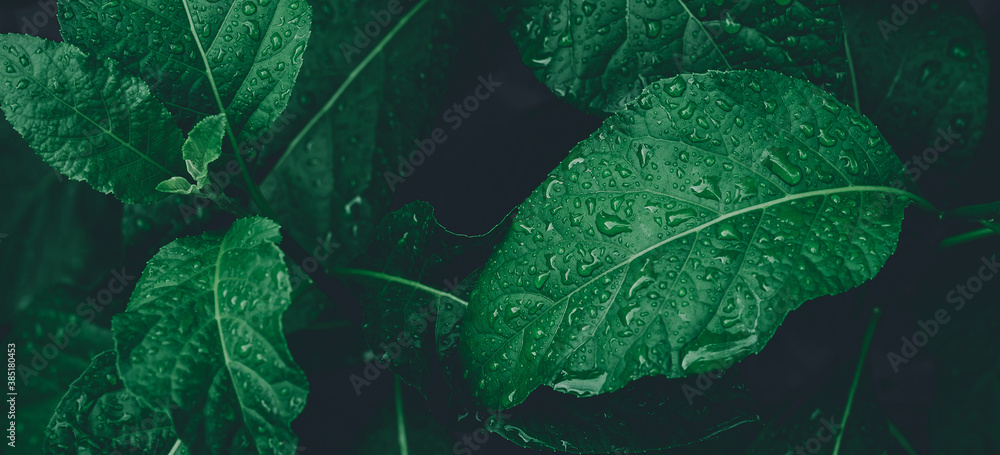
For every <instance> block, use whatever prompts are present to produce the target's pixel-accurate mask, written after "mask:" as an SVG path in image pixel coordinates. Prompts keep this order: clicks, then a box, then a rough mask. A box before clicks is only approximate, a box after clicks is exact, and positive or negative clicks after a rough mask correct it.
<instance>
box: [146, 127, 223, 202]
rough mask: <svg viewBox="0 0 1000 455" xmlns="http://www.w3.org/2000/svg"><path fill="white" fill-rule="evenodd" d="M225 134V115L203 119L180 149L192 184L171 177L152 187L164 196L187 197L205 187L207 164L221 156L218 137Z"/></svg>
mask: <svg viewBox="0 0 1000 455" xmlns="http://www.w3.org/2000/svg"><path fill="white" fill-rule="evenodd" d="M225 134H226V116H225V115H222V114H219V115H213V116H211V117H205V119H204V120H202V121H200V122H198V124H197V125H195V126H194V129H192V130H191V133H190V134H188V138H187V140H186V141H184V145H183V146H181V153H182V155H183V157H184V163H185V165H186V166H187V171H188V174H191V177H193V178H194V181H195V182H196V183H195V184H194V185H192V184H191V183H190V182H188V181H187V179H185V178H183V177H172V178H170V179H168V180H164V181H162V182H160V184H159V185H157V186H156V189H157V190H158V191H162V192H164V193H178V194H191V193H194V192H199V191H201V189H202V188H204V187H205V185H206V184H208V164H209V163H211V162H213V161H215V160H217V159H219V156H221V155H222V137H223V136H225Z"/></svg>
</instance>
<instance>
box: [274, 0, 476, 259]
mask: <svg viewBox="0 0 1000 455" xmlns="http://www.w3.org/2000/svg"><path fill="white" fill-rule="evenodd" d="M402 3H403V4H404V5H407V6H408V2H402ZM413 3H415V4H414V5H413V6H412V7H409V8H406V9H405V10H404V11H402V12H401V13H399V14H397V15H391V22H389V23H388V24H387V25H386V26H385V27H383V29H382V33H381V34H380V35H378V36H376V37H375V38H373V39H372V40H371V43H370V44H369V45H368V46H362V47H360V48H355V46H354V45H352V44H349V43H353V42H354V39H355V29H354V27H355V26H358V24H365V23H367V22H369V21H371V20H372V16H371V12H372V11H373V10H374V11H383V10H385V8H386V2H385V1H383V0H365V1H360V2H342V1H336V0H317V1H316V3H315V4H316V20H315V21H314V22H315V26H314V34H313V38H312V40H313V41H312V44H311V45H310V46H309V49H308V50H307V51H306V57H305V63H304V64H303V67H302V77H300V78H299V79H300V81H299V83H298V84H296V86H295V90H294V92H293V94H292V101H291V102H290V103H289V107H288V110H287V111H286V113H285V117H286V118H288V119H290V124H289V126H288V127H287V128H285V129H284V134H283V135H282V134H277V135H276V138H277V139H276V140H275V141H274V142H272V144H273V145H272V146H271V147H270V149H271V150H273V151H275V152H282V153H284V155H282V157H281V159H280V160H279V161H278V162H277V163H276V164H275V166H274V168H273V170H272V171H271V173H270V174H269V175H268V176H267V178H266V179H265V180H264V182H263V183H262V184H261V192H262V193H263V194H264V196H265V197H266V198H267V200H268V201H269V202H270V204H271V206H272V207H273V209H274V211H275V216H276V217H277V220H278V221H279V222H281V224H282V225H283V226H285V228H286V229H288V232H289V233H290V235H291V236H292V238H294V239H296V240H298V242H299V243H301V244H303V245H314V244H316V242H317V239H318V238H322V239H328V240H332V241H333V242H334V243H338V244H340V245H341V249H340V253H339V254H338V256H337V257H336V258H334V259H333V260H331V261H330V263H329V265H330V266H343V265H345V264H347V263H348V262H349V261H350V260H351V259H353V258H355V257H358V256H360V255H362V254H364V252H365V249H366V248H367V244H368V242H369V241H370V239H371V235H372V232H373V231H374V230H375V226H376V224H377V223H378V221H379V220H380V219H381V218H382V217H383V216H384V215H385V214H386V213H387V212H388V211H389V205H390V203H391V202H392V192H393V191H394V189H395V187H396V185H397V184H398V181H397V180H396V179H399V180H405V177H406V176H403V177H400V176H398V175H397V174H396V172H397V170H398V169H399V168H400V166H401V165H400V162H401V161H404V162H405V161H407V160H408V159H409V157H410V156H411V154H412V153H413V152H414V151H416V150H418V148H417V147H418V146H417V145H415V143H414V142H415V140H424V139H427V138H429V137H431V132H432V128H433V125H434V121H435V120H436V119H437V118H436V117H438V115H439V114H438V112H439V106H440V101H441V99H442V97H443V94H444V89H445V88H446V87H447V84H446V82H447V79H446V78H447V73H448V72H447V71H444V70H443V68H447V67H448V66H449V65H450V63H451V58H452V55H453V53H454V39H455V33H454V31H455V23H456V22H457V21H458V20H460V18H461V17H462V15H461V14H460V13H461V12H462V6H460V5H461V4H462V2H455V1H451V0H446V1H440V0H433V1H427V0H424V1H421V2H413ZM385 11H388V10H385ZM411 13H412V16H410V14H411ZM386 14H388V13H386ZM407 18H408V19H407ZM404 19H405V20H406V22H405V23H403V21H404ZM400 24H401V25H400ZM393 30H396V33H395V34H393V33H392V31H393ZM379 46H384V47H381V48H380V47H379ZM373 53H374V54H373ZM368 55H373V56H372V58H371V59H370V60H366V57H367V56H368ZM415 74H419V75H421V77H413V75H415ZM310 125H311V126H310ZM431 142H432V143H433V141H431ZM286 147H287V148H286ZM427 155H429V154H427ZM426 159H427V160H428V161H429V160H430V159H431V158H430V157H429V156H426Z"/></svg>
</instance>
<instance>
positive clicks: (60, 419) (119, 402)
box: [45, 351, 188, 455]
mask: <svg viewBox="0 0 1000 455" xmlns="http://www.w3.org/2000/svg"><path fill="white" fill-rule="evenodd" d="M116 358H117V356H116V355H115V352H114V351H105V352H103V353H101V354H98V355H97V357H94V360H93V362H91V364H90V366H89V367H87V370H86V371H84V372H83V374H82V375H80V377H79V378H78V379H77V380H76V381H73V383H72V384H71V385H70V387H69V391H67V392H66V395H65V396H63V399H62V401H60V402H59V406H58V407H57V408H56V412H55V414H54V415H53V416H52V420H50V421H49V425H48V428H47V429H46V444H45V453H46V454H52V455H56V454H89V453H116V452H120V453H133V452H135V451H137V450H138V451H139V452H140V453H144V454H150V455H168V454H170V455H181V454H187V453H188V452H187V450H186V449H185V448H184V446H183V445H182V444H181V443H180V440H178V439H177V435H176V434H175V433H174V429H173V427H172V426H171V423H170V415H169V414H168V413H167V412H165V411H162V410H157V409H154V408H151V407H149V406H148V405H146V404H144V403H143V402H142V400H140V399H139V397H137V396H135V395H133V394H132V393H131V392H129V390H128V389H126V388H125V386H124V384H123V383H122V381H121V378H119V376H118V371H117V370H116V369H115V360H116ZM175 445H180V447H178V448H177V450H173V449H174V446H175Z"/></svg>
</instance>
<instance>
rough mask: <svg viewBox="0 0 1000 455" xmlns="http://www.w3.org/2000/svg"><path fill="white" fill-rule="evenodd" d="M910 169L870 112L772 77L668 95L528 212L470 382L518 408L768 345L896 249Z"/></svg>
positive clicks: (503, 252)
mask: <svg viewBox="0 0 1000 455" xmlns="http://www.w3.org/2000/svg"><path fill="white" fill-rule="evenodd" d="M902 176H903V171H902V166H901V164H900V162H899V160H898V159H897V158H896V157H895V155H893V154H892V152H891V151H890V150H889V147H888V146H887V145H886V144H885V141H884V140H883V139H882V137H881V136H880V135H879V133H878V130H876V129H875V128H874V127H873V125H872V124H871V122H870V121H868V119H866V118H864V117H861V116H859V115H858V114H857V113H855V112H854V111H853V110H852V109H850V108H847V107H846V106H843V105H842V104H840V103H839V102H837V101H836V100H834V99H833V98H832V97H831V96H830V95H828V94H826V93H824V92H822V91H821V90H819V89H818V88H817V87H815V86H813V85H812V84H809V83H807V82H804V81H800V80H797V79H792V78H789V77H787V76H784V75H781V74H778V73H775V72H771V71H736V72H724V73H720V72H709V73H706V74H701V75H683V76H678V77H675V78H672V79H667V80H664V81H661V82H658V83H654V84H652V86H650V87H649V88H648V89H647V90H646V91H645V92H644V93H643V94H642V96H641V97H640V98H639V99H638V100H637V101H636V102H635V103H633V104H631V105H630V106H629V107H628V109H627V110H626V111H624V112H622V113H619V114H616V115H615V116H613V117H611V118H610V119H608V120H607V121H605V124H604V125H603V126H602V127H601V128H600V129H598V131H596V132H595V133H594V134H593V135H591V137H590V138H589V139H587V140H585V141H583V142H581V143H580V144H579V145H577V146H576V147H575V148H574V149H573V150H571V151H570V153H569V156H568V157H567V158H566V159H565V160H564V161H563V162H562V164H560V165H559V166H558V167H557V168H556V169H555V170H553V172H552V173H551V174H550V175H549V177H548V178H547V179H546V180H545V181H544V182H543V183H542V185H541V186H540V187H539V188H538V189H536V190H535V191H534V192H533V193H532V194H531V196H530V197H529V198H528V200H527V201H525V202H524V203H523V204H521V206H520V207H519V208H518V213H517V216H516V217H515V218H514V220H513V223H512V228H511V230H510V231H509V233H508V234H507V236H506V239H505V240H504V241H503V242H502V243H501V245H500V246H499V247H498V248H497V250H496V251H495V252H494V254H493V256H492V257H491V259H490V262H489V263H488V264H487V266H486V268H485V270H484V272H483V275H482V277H481V279H480V280H479V282H478V284H477V285H476V289H475V290H474V291H473V295H472V299H471V301H470V307H469V310H468V311H469V313H468V316H467V320H466V323H465V325H464V327H463V335H462V338H463V355H464V358H465V359H466V365H467V370H468V381H470V383H471V387H472V388H473V389H474V390H475V391H476V394H477V396H478V398H479V400H480V402H481V403H482V404H484V405H485V406H489V407H493V408H509V407H511V406H514V405H516V404H518V403H520V402H521V401H523V400H524V399H525V397H527V396H528V394H529V393H531V391H532V390H534V389H535V388H537V387H538V386H541V385H548V386H551V387H553V388H555V389H556V390H559V391H563V392H568V393H574V394H577V395H581V396H587V395H594V394H599V393H606V392H611V391H614V390H618V389H620V388H622V387H623V386H624V385H625V384H627V383H629V382H630V381H632V380H635V379H638V378H641V377H644V376H653V375H664V376H667V377H672V378H676V377H683V376H687V375H692V374H697V373H702V372H705V371H706V370H707V369H708V368H720V367H721V368H724V367H726V366H727V365H731V364H733V363H734V362H736V361H738V360H740V359H742V358H743V357H745V356H747V355H750V354H753V353H756V352H759V351H760V350H761V349H762V348H763V347H764V345H765V343H766V342H767V340H768V339H770V337H771V336H772V335H773V334H774V331H775V330H777V328H778V326H779V325H780V324H781V322H782V320H783V319H784V317H785V315H786V314H787V313H788V312H789V311H791V310H793V309H795V308H796V307H798V306H799V305H800V304H802V303H803V302H805V301H808V300H810V299H813V298H816V297H819V296H824V295H831V294H837V293H840V292H843V291H845V290H848V289H850V288H851V287H854V286H857V285H858V284H860V283H862V282H864V281H865V280H868V279H870V278H872V277H873V276H874V275H875V273H876V272H877V271H878V270H879V269H880V268H881V267H882V265H883V264H884V263H885V261H886V259H887V258H888V257H889V255H890V254H892V252H893V251H894V250H895V248H896V242H897V238H898V235H899V229H900V223H901V221H902V216H903V208H904V207H905V206H906V205H907V204H908V202H907V200H906V199H904V198H905V197H906V196H907V195H909V194H910V193H907V192H904V191H902V190H898V189H895V188H894V187H893V185H896V186H898V185H897V184H898V182H899V180H901V179H902Z"/></svg>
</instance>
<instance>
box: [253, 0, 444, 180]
mask: <svg viewBox="0 0 1000 455" xmlns="http://www.w3.org/2000/svg"><path fill="white" fill-rule="evenodd" d="M429 1H430V0H421V1H420V3H417V4H416V5H414V6H413V8H412V9H411V10H410V11H408V12H407V13H406V15H405V16H403V17H402V18H400V19H399V22H397V23H396V25H395V26H393V27H392V30H389V32H388V33H386V34H385V36H384V37H383V38H382V40H381V41H379V42H378V44H376V45H375V47H374V48H373V49H372V51H371V52H369V53H368V55H366V56H365V58H364V60H361V62H360V63H358V66H356V67H355V68H354V70H352V71H351V73H350V74H348V75H347V79H344V82H342V83H341V84H340V87H337V91H335V92H333V95H332V96H331V97H330V99H329V100H327V102H326V104H324V105H323V107H322V108H320V110H319V112H317V113H316V114H315V115H313V117H312V118H311V119H309V123H306V126H305V127H304V128H302V130H301V131H299V133H298V134H296V135H295V137H294V138H292V141H291V142H289V143H288V147H287V148H286V149H285V152H284V153H283V154H282V155H281V158H278V162H276V163H274V167H273V168H272V169H278V168H279V167H280V166H281V164H282V163H283V162H284V161H285V158H286V157H288V155H290V154H291V151H292V150H293V149H295V147H297V146H298V145H299V143H300V142H302V140H303V139H304V138H305V136H306V134H308V133H309V131H311V130H312V129H313V127H314V126H316V123H318V122H319V120H320V119H321V118H323V116H324V115H326V113H327V112H330V109H332V108H333V106H334V105H336V104H337V100H338V99H340V97H341V95H343V94H344V92H345V91H347V87H348V86H349V85H351V83H352V82H354V80H355V79H357V78H358V76H359V75H360V74H361V72H362V71H363V70H364V69H365V68H367V67H368V64H369V63H371V61H372V60H373V59H374V58H375V56H376V55H378V54H379V53H381V52H382V49H383V48H385V45H386V44H389V41H392V38H393V37H394V36H396V33H398V32H399V31H400V30H401V29H402V28H403V26H405V25H406V23H407V22H409V21H410V18H412V17H413V16H414V15H415V14H417V12H419V11H420V10H421V9H423V7H424V5H426V4H427V3H428V2H429Z"/></svg>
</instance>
